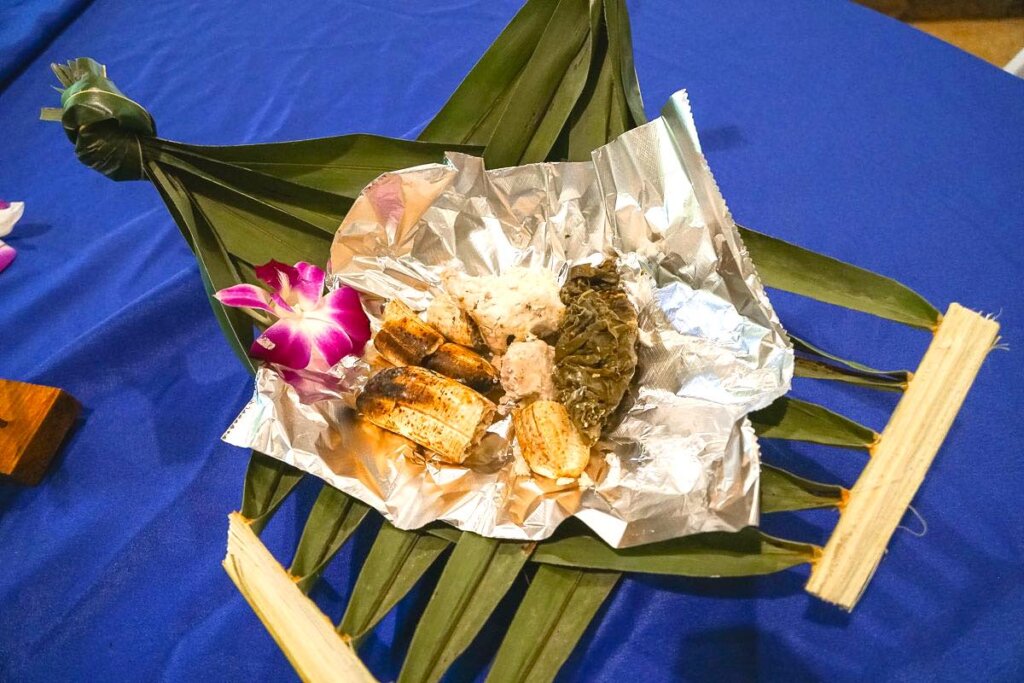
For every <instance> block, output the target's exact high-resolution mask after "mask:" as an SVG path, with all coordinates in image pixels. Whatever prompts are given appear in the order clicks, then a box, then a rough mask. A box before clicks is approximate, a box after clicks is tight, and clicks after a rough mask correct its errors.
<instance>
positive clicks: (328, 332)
mask: <svg viewBox="0 0 1024 683" xmlns="http://www.w3.org/2000/svg"><path fill="white" fill-rule="evenodd" d="M256 276H257V277H258V278H259V279H260V280H263V281H264V282H266V283H267V284H268V285H269V286H270V287H271V289H272V291H270V292H268V291H267V290H265V289H263V288H261V287H257V286H255V285H235V286H234V287H228V288H227V289H222V290H220V291H219V292H217V293H216V294H215V295H214V296H216V297H217V300H218V301H220V302H221V303H222V304H224V305H225V306H233V307H236V308H249V309H253V310H255V311H265V312H266V313H269V314H270V316H272V317H274V318H277V321H276V322H274V323H273V324H272V325H270V327H268V328H267V330H266V332H264V333H263V334H261V335H260V336H259V337H258V338H257V339H256V341H255V342H253V345H252V348H250V349H249V355H250V356H252V357H253V358H258V359H260V360H265V361H268V362H270V363H276V364H277V365H281V366H284V367H285V368H290V369H292V370H309V371H312V372H317V373H319V372H326V371H327V370H329V369H330V368H331V367H332V366H333V365H334V364H335V363H337V362H338V361H339V360H341V359H342V358H344V357H345V356H348V355H351V354H360V353H362V351H363V347H364V346H366V342H367V341H369V339H370V321H369V319H368V318H367V317H366V314H365V313H364V312H363V308H362V306H360V304H359V293H358V292H356V290H354V289H352V288H351V287H342V288H340V289H337V290H335V291H333V292H330V293H328V294H326V295H324V293H323V291H324V271H323V270H322V269H321V268H318V267H317V266H314V265H312V264H310V263H306V262H305V261H300V262H299V263H296V264H295V265H294V266H288V265H285V264H283V263H278V262H277V261H271V262H270V263H266V264H264V265H262V266H259V267H257V268H256Z"/></svg>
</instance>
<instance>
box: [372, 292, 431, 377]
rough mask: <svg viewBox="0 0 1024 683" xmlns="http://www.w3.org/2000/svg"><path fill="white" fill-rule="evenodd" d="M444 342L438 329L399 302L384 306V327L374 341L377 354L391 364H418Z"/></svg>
mask: <svg viewBox="0 0 1024 683" xmlns="http://www.w3.org/2000/svg"><path fill="white" fill-rule="evenodd" d="M444 343H445V342H444V337H443V336H441V334H440V333H439V332H438V331H437V330H435V329H434V328H432V327H431V326H430V325H427V324H426V323H424V322H423V321H422V320H420V319H419V317H417V315H416V313H415V312H414V311H413V310H412V309H410V308H409V307H408V306H406V305H405V304H403V303H402V302H401V301H398V300H397V299H396V300H392V301H389V302H388V303H387V305H386V306H385V307H384V324H383V325H382V326H381V328H380V330H379V331H378V332H377V334H376V336H374V338H373V347H374V348H375V349H376V350H377V353H379V354H380V355H381V357H382V358H384V360H386V361H388V362H389V363H391V364H392V365H419V364H420V363H421V362H422V361H423V359H425V358H426V357H427V356H429V355H430V354H432V353H434V352H435V351H437V350H438V349H440V348H441V345H442V344H444Z"/></svg>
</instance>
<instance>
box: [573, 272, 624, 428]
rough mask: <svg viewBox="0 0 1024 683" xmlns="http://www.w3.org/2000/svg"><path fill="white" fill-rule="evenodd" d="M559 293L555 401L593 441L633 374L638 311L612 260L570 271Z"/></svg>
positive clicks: (613, 410)
mask: <svg viewBox="0 0 1024 683" xmlns="http://www.w3.org/2000/svg"><path fill="white" fill-rule="evenodd" d="M560 295H561V299H562V301H563V302H565V305H566V312H565V318H564V320H563V321H562V324H561V326H560V327H559V329H558V338H557V340H556V342H555V377H554V381H555V388H556V390H557V398H558V400H559V401H560V402H561V403H562V404H564V405H565V407H566V408H567V409H568V410H569V415H570V416H571V417H572V421H573V423H574V424H575V425H576V426H577V427H578V428H579V430H580V432H581V433H582V434H583V437H584V438H585V439H586V440H587V441H588V442H589V443H593V442H595V441H597V440H598V439H599V438H600V436H601V431H602V430H603V429H604V427H605V426H606V424H607V422H608V420H609V418H610V417H611V415H612V414H613V413H614V412H615V409H616V408H617V407H618V406H619V403H621V402H622V397H623V395H624V394H625V393H626V389H627V388H628V387H629V383H630V380H631V379H632V378H633V373H634V372H635V371H636V363H637V355H636V341H637V335H638V332H637V329H638V328H637V315H636V310H635V309H634V308H633V305H632V304H631V303H630V302H629V298H628V297H627V296H626V293H625V292H624V291H623V290H622V288H621V287H620V286H619V272H618V270H617V269H616V266H615V261H614V260H612V259H605V260H604V261H603V262H602V263H601V264H600V265H599V266H596V267H595V266H591V265H587V264H584V265H579V266H576V267H574V268H573V269H572V270H570V271H569V277H568V279H567V280H566V283H565V285H564V286H563V287H562V290H561V293H560Z"/></svg>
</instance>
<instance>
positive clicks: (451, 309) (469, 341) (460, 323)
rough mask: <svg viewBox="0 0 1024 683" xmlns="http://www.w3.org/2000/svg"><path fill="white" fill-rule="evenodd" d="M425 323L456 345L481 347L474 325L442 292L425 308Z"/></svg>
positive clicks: (479, 337) (480, 340)
mask: <svg viewBox="0 0 1024 683" xmlns="http://www.w3.org/2000/svg"><path fill="white" fill-rule="evenodd" d="M427 322H428V323H429V324H430V325H432V326H433V327H434V328H435V329H437V331H438V332H440V333H441V334H443V335H444V336H446V337H447V338H448V339H449V341H452V342H455V343H456V344H462V345H463V346H469V347H475V346H482V345H483V341H484V340H483V337H481V336H480V331H479V330H478V329H477V328H476V323H474V322H473V320H472V319H471V318H470V317H469V315H468V314H467V313H466V312H465V311H464V310H462V309H461V308H459V305H458V304H457V303H455V301H454V300H453V299H452V298H451V297H450V296H448V295H447V294H445V293H444V292H439V293H438V294H437V296H435V297H434V300H433V301H431V302H430V305H429V306H427Z"/></svg>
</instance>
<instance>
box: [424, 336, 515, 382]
mask: <svg viewBox="0 0 1024 683" xmlns="http://www.w3.org/2000/svg"><path fill="white" fill-rule="evenodd" d="M423 367H425V368H429V369H431V370H433V371H434V372H439V373H441V374H442V375H445V376H446V377H451V378H452V379H454V380H458V381H459V382H462V383H463V384H465V385H466V386H467V387H471V388H473V389H476V390H477V391H479V392H480V393H481V394H486V393H487V392H488V391H490V390H492V389H494V387H496V386H498V381H499V379H498V371H497V370H496V369H495V367H494V366H493V365H491V364H490V363H488V362H487V361H486V360H484V359H483V357H482V356H481V355H480V354H478V353H476V352H475V351H471V350H470V349H467V348H466V347H465V346H459V345H458V344H452V343H451V342H446V343H444V344H442V345H441V348H439V349H438V350H437V351H435V352H434V353H432V354H431V355H429V356H427V358H426V360H424V361H423Z"/></svg>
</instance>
